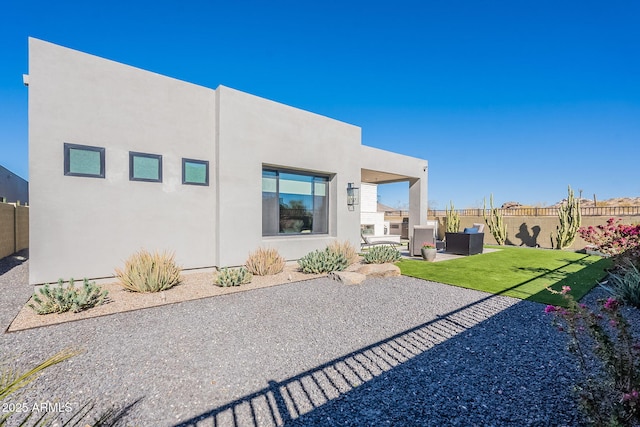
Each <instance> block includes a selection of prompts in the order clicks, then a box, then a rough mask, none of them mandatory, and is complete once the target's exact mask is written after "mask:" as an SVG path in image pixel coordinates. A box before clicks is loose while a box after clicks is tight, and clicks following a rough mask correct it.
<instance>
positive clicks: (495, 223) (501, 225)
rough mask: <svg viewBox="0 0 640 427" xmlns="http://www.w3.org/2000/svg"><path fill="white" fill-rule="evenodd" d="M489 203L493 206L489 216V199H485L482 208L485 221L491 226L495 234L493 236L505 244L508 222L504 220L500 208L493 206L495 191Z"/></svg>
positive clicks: (492, 232)
mask: <svg viewBox="0 0 640 427" xmlns="http://www.w3.org/2000/svg"><path fill="white" fill-rule="evenodd" d="M489 203H490V206H491V212H490V214H489V217H487V199H486V198H485V199H484V202H483V207H484V209H482V216H484V222H486V223H487V227H489V231H490V232H491V234H492V235H493V238H494V239H496V242H498V244H499V245H504V243H505V242H506V241H507V224H506V223H505V222H504V218H503V217H502V214H501V213H500V211H499V210H498V208H494V207H493V193H491V196H490V197H489Z"/></svg>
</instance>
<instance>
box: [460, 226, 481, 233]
mask: <svg viewBox="0 0 640 427" xmlns="http://www.w3.org/2000/svg"><path fill="white" fill-rule="evenodd" d="M462 232H463V233H464V234H476V233H477V232H478V229H477V228H475V227H468V228H465V229H464V230H463V231H462Z"/></svg>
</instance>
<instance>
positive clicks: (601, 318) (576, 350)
mask: <svg viewBox="0 0 640 427" xmlns="http://www.w3.org/2000/svg"><path fill="white" fill-rule="evenodd" d="M549 290H550V291H551V292H553V293H561V294H562V295H563V296H564V298H565V299H566V301H567V307H568V308H563V307H557V306H553V305H548V306H547V307H546V308H545V310H544V311H545V313H548V314H552V315H553V316H554V324H555V325H556V326H557V327H558V330H560V331H563V332H566V333H567V335H568V336H569V351H570V352H571V353H573V354H574V355H575V356H576V358H577V360H578V367H579V369H580V373H581V374H582V380H581V381H580V382H579V383H578V384H577V385H576V386H575V387H574V391H575V392H576V395H577V398H578V400H579V403H580V408H581V409H582V410H583V412H584V414H585V415H586V421H587V422H589V423H590V424H592V425H596V426H627V425H637V424H638V423H640V395H639V392H640V357H639V356H640V343H638V342H637V341H636V340H635V339H634V338H633V336H632V334H631V331H630V329H629V323H628V322H627V321H626V319H625V318H624V317H623V316H622V314H621V313H620V306H621V303H620V301H618V300H617V299H615V298H608V299H607V300H606V301H604V302H602V301H599V303H600V304H601V306H600V308H599V310H598V312H594V311H592V310H591V309H589V308H588V307H587V306H586V305H585V304H578V303H577V302H576V301H575V299H573V297H572V296H570V295H569V294H568V292H569V291H570V290H571V289H570V288H569V287H568V286H565V287H563V289H562V292H557V291H553V290H551V289H549Z"/></svg>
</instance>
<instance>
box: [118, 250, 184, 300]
mask: <svg viewBox="0 0 640 427" xmlns="http://www.w3.org/2000/svg"><path fill="white" fill-rule="evenodd" d="M116 277H117V278H118V280H119V284H120V286H122V287H123V288H124V289H126V290H127V291H131V292H160V291H164V290H166V289H169V288H172V287H174V286H176V285H177V284H179V283H180V266H178V264H176V262H175V261H174V255H173V254H172V253H169V252H154V253H150V252H148V251H146V250H144V249H142V250H140V251H139V252H136V253H135V254H133V255H132V256H131V257H129V259H128V260H126V261H125V265H124V270H120V269H119V268H116Z"/></svg>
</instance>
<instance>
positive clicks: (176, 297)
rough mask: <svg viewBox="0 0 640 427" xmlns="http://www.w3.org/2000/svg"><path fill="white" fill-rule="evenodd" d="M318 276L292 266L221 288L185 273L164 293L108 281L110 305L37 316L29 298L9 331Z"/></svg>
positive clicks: (204, 276) (204, 275) (201, 275)
mask: <svg viewBox="0 0 640 427" xmlns="http://www.w3.org/2000/svg"><path fill="white" fill-rule="evenodd" d="M320 276H323V275H319V274H315V275H314V274H303V273H301V272H299V271H297V268H296V266H295V265H287V266H286V268H285V270H284V271H283V272H281V273H279V274H275V275H272V276H254V277H253V279H252V281H251V283H248V284H245V285H241V286H233V287H220V286H216V285H214V284H213V280H214V277H213V273H212V272H186V273H183V274H182V282H181V284H180V285H178V286H175V287H173V288H171V289H168V290H166V291H163V292H158V293H144V294H143V293H135V292H128V291H126V290H124V289H123V288H122V287H121V286H119V285H118V284H117V283H115V282H107V283H103V284H101V285H100V286H102V288H103V289H105V290H107V291H108V292H109V302H108V303H107V304H103V305H100V306H97V307H94V308H91V309H89V310H85V311H81V312H80V313H71V312H67V313H60V314H55V313H54V314H47V315H38V314H37V313H36V312H35V311H34V310H33V309H31V308H30V307H29V306H28V303H32V302H33V300H32V299H30V300H29V302H28V303H26V304H25V305H24V306H23V307H22V309H21V310H20V312H19V313H18V315H17V316H16V318H15V319H14V320H13V322H12V323H11V325H10V326H9V328H8V331H10V332H14V331H19V330H23V329H29V328H36V327H41V326H48V325H55V324H58V323H64V322H71V321H76V320H82V319H89V318H92V317H98V316H105V315H109V314H114V313H122V312H126V311H132V310H140V309H143V308H149V307H156V306H161V305H166V304H175V303H178V302H183V301H191V300H195V299H200V298H208V297H213V296H219V295H227V294H232V293H236V292H244V291H249V290H253V289H260V288H265V287H269V286H276V285H281V284H283V283H289V282H297V281H303V280H310V279H314V278H317V277H320Z"/></svg>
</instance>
